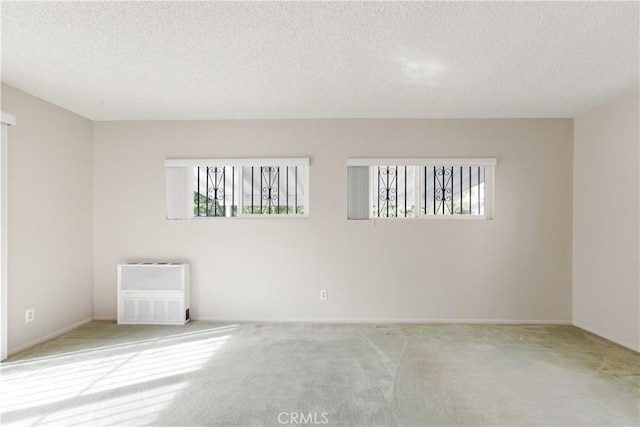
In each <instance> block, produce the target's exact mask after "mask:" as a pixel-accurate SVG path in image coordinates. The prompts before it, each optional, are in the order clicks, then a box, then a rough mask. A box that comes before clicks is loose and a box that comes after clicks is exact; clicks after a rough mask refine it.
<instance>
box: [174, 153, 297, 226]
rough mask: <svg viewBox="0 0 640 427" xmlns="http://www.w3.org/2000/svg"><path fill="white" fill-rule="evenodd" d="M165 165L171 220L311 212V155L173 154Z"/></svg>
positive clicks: (291, 215) (294, 215) (292, 215)
mask: <svg viewBox="0 0 640 427" xmlns="http://www.w3.org/2000/svg"><path fill="white" fill-rule="evenodd" d="M165 169H166V177H167V218H168V219H189V218H194V217H196V218H198V217H227V218H232V217H269V216H273V217H279V218H284V217H299V218H304V217H307V216H308V214H309V198H308V197H309V195H308V190H307V188H308V179H309V176H308V171H309V159H308V158H281V159H168V160H166V161H165ZM189 194H190V196H189Z"/></svg>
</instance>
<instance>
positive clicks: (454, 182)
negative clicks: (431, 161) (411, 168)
mask: <svg viewBox="0 0 640 427" xmlns="http://www.w3.org/2000/svg"><path fill="white" fill-rule="evenodd" d="M420 174H421V177H422V180H421V181H422V185H421V186H420V190H421V191H420V200H421V201H422V203H421V213H422V214H424V215H472V216H484V214H485V179H486V172H485V166H425V167H423V168H421V170H420Z"/></svg>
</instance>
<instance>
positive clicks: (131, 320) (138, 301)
mask: <svg viewBox="0 0 640 427" xmlns="http://www.w3.org/2000/svg"><path fill="white" fill-rule="evenodd" d="M189 270H190V268H189V264H185V263H182V264H180V263H141V264H120V265H118V323H120V324H145V325H184V324H185V323H187V322H188V321H189V320H190V315H189V309H190V307H191V302H190V289H189V288H190V284H189V281H190V277H189V276H190V271H189Z"/></svg>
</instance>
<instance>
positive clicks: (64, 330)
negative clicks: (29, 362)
mask: <svg viewBox="0 0 640 427" xmlns="http://www.w3.org/2000/svg"><path fill="white" fill-rule="evenodd" d="M92 320H93V318H91V317H89V318H87V319H84V320H81V321H79V322H76V323H74V324H72V325H69V326H67V327H65V328H62V329H58V330H57V331H55V332H51V333H50V334H47V335H45V336H44V337H41V338H38V339H37V340H33V341H30V342H28V343H26V344H23V345H21V346H19V347H16V348H14V349H12V350H11V352H9V356H13V355H14V354H17V353H20V352H21V351H24V350H26V349H28V348H31V347H33V346H35V345H38V344H42V343H43V342H45V341H49V340H50V339H53V338H57V337H59V336H60V335H63V334H66V333H67V332H69V331H72V330H74V329H76V328H79V327H80V326H83V325H86V324H87V323H89V322H91V321H92Z"/></svg>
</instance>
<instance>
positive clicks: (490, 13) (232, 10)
mask: <svg viewBox="0 0 640 427" xmlns="http://www.w3.org/2000/svg"><path fill="white" fill-rule="evenodd" d="M638 14H639V4H638V2H626V3H594V2H553V3H549V2H515V3H511V2H509V3H504V2H470V3H462V2H427V3H360V2H358V3H355V2H349V3H337V2H334V3H319V2H311V3H306V2H305V3H293V2H288V3H270V2H269V3H239V2H231V3H217V2H159V1H156V2H140V3H137V2H46V3H32V2H8V1H3V2H2V18H1V19H2V81H4V82H6V83H8V84H9V85H12V86H15V87H17V88H19V89H22V90H24V91H26V92H29V93H31V94H34V95H36V96H38V97H41V98H43V99H46V100H48V101H50V102H53V103H54V104H57V105H60V106H62V107H65V108H67V109H69V110H71V111H74V112H76V113H78V114H81V115H83V116H85V117H88V118H90V119H93V120H140V119H226V118H334V117H339V118H346V117H371V118H377V117H389V118H399V117H406V118H422V117H451V118H457V117H573V116H575V115H577V114H580V113H582V112H584V111H586V110H588V109H590V108H593V107H596V106H598V105H600V104H603V103H605V102H607V101H609V100H611V99H614V98H616V97H618V96H621V95H623V94H625V93H628V92H631V91H633V90H637V88H638V79H639V76H638V74H639V70H638V67H639V65H638V64H639V30H638V26H639V18H638Z"/></svg>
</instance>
